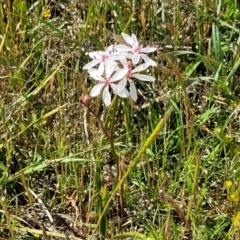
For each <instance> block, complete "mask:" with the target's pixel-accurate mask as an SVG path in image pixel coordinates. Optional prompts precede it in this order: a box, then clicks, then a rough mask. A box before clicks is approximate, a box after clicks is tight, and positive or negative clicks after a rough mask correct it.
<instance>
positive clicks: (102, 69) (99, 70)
mask: <svg viewBox="0 0 240 240" xmlns="http://www.w3.org/2000/svg"><path fill="white" fill-rule="evenodd" d="M104 67H105V64H104V63H100V64H99V66H98V73H99V75H101V76H102V75H103V73H104Z"/></svg>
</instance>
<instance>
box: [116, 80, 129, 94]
mask: <svg viewBox="0 0 240 240" xmlns="http://www.w3.org/2000/svg"><path fill="white" fill-rule="evenodd" d="M126 85H127V78H124V79H123V80H122V81H120V82H119V84H118V91H119V92H121V91H122V90H123V89H124V88H125V87H126Z"/></svg>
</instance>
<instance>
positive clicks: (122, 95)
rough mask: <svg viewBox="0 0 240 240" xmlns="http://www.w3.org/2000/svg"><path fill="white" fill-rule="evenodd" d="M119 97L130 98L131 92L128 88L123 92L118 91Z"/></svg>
mask: <svg viewBox="0 0 240 240" xmlns="http://www.w3.org/2000/svg"><path fill="white" fill-rule="evenodd" d="M117 95H118V96H119V97H122V98H128V97H129V92H128V90H127V89H126V88H124V89H123V90H122V91H118V92H117Z"/></svg>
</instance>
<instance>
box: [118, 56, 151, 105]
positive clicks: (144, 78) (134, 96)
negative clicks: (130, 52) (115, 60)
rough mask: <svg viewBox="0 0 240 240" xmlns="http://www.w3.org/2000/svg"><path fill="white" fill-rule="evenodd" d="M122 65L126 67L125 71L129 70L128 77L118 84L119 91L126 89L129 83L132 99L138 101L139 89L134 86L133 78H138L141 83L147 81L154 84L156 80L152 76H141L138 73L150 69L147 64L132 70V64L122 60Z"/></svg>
mask: <svg viewBox="0 0 240 240" xmlns="http://www.w3.org/2000/svg"><path fill="white" fill-rule="evenodd" d="M121 63H122V64H123V65H124V69H127V74H126V76H125V77H124V78H123V79H122V80H121V81H120V82H119V84H118V91H120V92H121V91H122V89H125V87H126V85H127V82H129V85H130V96H131V98H132V99H133V100H134V101H136V100H137V89H136V86H135V84H134V81H133V80H132V78H136V79H138V80H140V81H146V82H153V81H154V80H155V79H154V78H153V77H151V76H148V75H145V74H139V73H138V72H142V71H144V70H146V69H147V68H148V64H147V63H143V64H141V65H139V66H138V67H136V68H134V69H132V64H131V63H129V64H128V63H127V61H126V62H125V60H124V59H121Z"/></svg>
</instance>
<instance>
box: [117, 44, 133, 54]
mask: <svg viewBox="0 0 240 240" xmlns="http://www.w3.org/2000/svg"><path fill="white" fill-rule="evenodd" d="M115 49H116V50H118V51H119V52H130V51H131V50H132V48H131V47H128V46H127V45H123V44H118V45H116V46H115Z"/></svg>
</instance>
